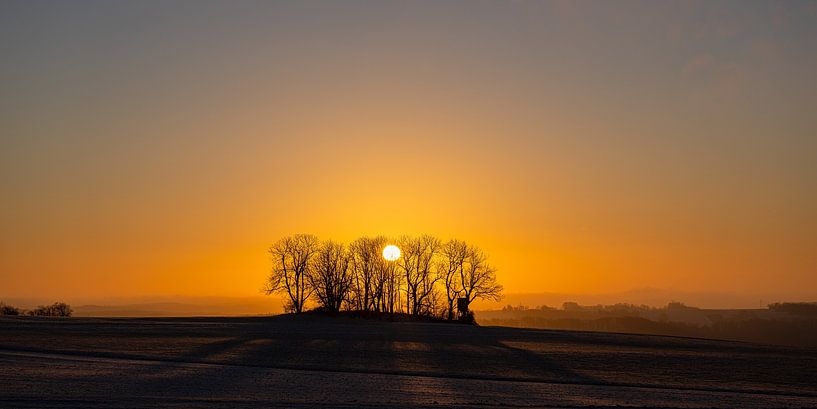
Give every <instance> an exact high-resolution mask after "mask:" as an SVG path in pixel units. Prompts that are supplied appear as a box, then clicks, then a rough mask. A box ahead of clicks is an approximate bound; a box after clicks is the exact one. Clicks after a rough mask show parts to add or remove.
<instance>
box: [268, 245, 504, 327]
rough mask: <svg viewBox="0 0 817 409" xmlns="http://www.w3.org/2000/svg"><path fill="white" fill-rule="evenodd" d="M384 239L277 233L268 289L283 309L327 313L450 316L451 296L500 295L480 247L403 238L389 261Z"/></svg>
mask: <svg viewBox="0 0 817 409" xmlns="http://www.w3.org/2000/svg"><path fill="white" fill-rule="evenodd" d="M389 243H391V241H390V240H389V239H388V238H386V237H384V236H377V237H361V238H359V239H357V240H355V241H353V242H352V243H350V244H348V245H346V244H343V243H338V242H334V241H331V240H325V241H321V240H319V239H318V238H317V237H316V236H314V235H311V234H296V235H292V236H287V237H284V238H282V239H280V240H278V241H277V242H275V244H273V245H272V246H271V247H270V248H269V253H270V256H271V257H272V265H273V266H272V271H271V273H270V276H269V280H268V281H267V285H266V288H265V291H266V293H267V294H272V293H283V294H286V296H287V298H286V301H285V309H286V310H287V311H288V312H295V313H300V312H302V311H303V310H304V308H305V306H306V304H307V303H308V302H309V301H310V300H313V301H315V302H316V303H317V304H318V305H319V307H320V308H321V309H324V310H326V311H332V312H336V311H340V310H350V311H375V312H388V313H395V312H399V313H408V314H412V315H421V316H435V317H440V318H446V319H454V317H455V312H456V307H457V304H456V303H457V299H458V298H463V299H464V300H465V303H466V304H467V305H470V304H471V302H473V301H474V300H475V299H478V298H480V299H492V300H499V299H500V297H501V292H502V286H501V285H500V284H499V283H497V281H496V269H495V268H494V267H493V266H491V265H490V264H489V263H488V256H487V255H486V254H485V252H483V251H482V250H481V249H480V248H479V247H476V246H474V245H469V244H467V243H465V242H463V241H460V240H449V241H447V242H443V241H441V240H439V239H437V238H436V237H433V236H429V235H422V236H417V237H411V236H402V237H400V238H399V239H397V240H395V241H394V244H395V245H397V247H398V248H399V249H400V252H401V254H400V257H399V258H398V259H397V260H394V261H389V260H386V259H385V258H384V257H383V254H382V253H383V249H384V248H385V247H386V246H387V245H388V244H389Z"/></svg>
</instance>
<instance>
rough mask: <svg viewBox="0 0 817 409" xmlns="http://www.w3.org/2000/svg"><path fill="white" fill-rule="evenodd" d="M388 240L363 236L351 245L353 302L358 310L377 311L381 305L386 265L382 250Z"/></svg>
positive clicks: (380, 237)
mask: <svg viewBox="0 0 817 409" xmlns="http://www.w3.org/2000/svg"><path fill="white" fill-rule="evenodd" d="M387 242H388V240H387V239H386V238H385V237H383V236H377V237H361V238H359V239H357V240H355V241H353V242H352V244H351V245H350V246H349V251H350V253H351V257H352V271H353V273H354V291H353V300H352V304H353V305H354V306H355V308H356V309H358V310H362V311H376V310H377V309H378V308H379V306H380V300H381V298H383V296H382V293H383V285H382V276H383V270H384V269H385V267H386V266H385V260H384V259H383V256H382V254H381V252H382V251H383V247H385V246H386V243H387Z"/></svg>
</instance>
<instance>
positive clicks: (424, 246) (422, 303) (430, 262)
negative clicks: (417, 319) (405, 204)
mask: <svg viewBox="0 0 817 409" xmlns="http://www.w3.org/2000/svg"><path fill="white" fill-rule="evenodd" d="M399 242H400V245H399V247H400V249H401V252H402V254H401V257H400V259H398V260H397V265H398V267H399V268H400V269H401V272H402V275H403V278H404V279H405V284H406V289H405V291H406V312H408V313H410V314H413V315H420V314H427V313H428V312H429V311H428V310H429V304H428V301H429V300H430V298H429V297H430V296H433V292H434V284H435V283H436V282H437V280H438V279H439V277H438V276H437V275H436V274H434V271H433V267H434V261H435V257H436V255H437V253H438V251H439V248H440V240H438V239H437V238H435V237H432V236H429V235H427V234H424V235H422V236H419V237H409V236H403V237H401V238H400V240H399Z"/></svg>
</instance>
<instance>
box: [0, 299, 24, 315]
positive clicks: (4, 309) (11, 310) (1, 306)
mask: <svg viewBox="0 0 817 409" xmlns="http://www.w3.org/2000/svg"><path fill="white" fill-rule="evenodd" d="M0 315H20V309H19V308H17V307H14V306H11V305H8V304H6V303H4V302H0Z"/></svg>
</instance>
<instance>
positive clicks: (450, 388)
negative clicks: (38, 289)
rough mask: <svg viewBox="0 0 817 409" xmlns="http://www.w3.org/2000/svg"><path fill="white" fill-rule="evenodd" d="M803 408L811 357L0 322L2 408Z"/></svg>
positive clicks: (608, 343) (811, 403)
mask: <svg viewBox="0 0 817 409" xmlns="http://www.w3.org/2000/svg"><path fill="white" fill-rule="evenodd" d="M442 405H445V406H486V407H487V406H525V407H527V406H535V407H586V406H602V407H616V406H633V407H706V408H710V407H723V408H755V407H817V351H814V350H803V349H793V348H782V347H772V346H764V345H756V344H748V343H737V342H723V341H709V340H700V339H688V338H672V337H657V336H644V335H623V334H606V333H585V332H567V331H546V330H527V329H515V328H503V327H471V326H464V325H456V324H435V323H413V322H400V323H391V322H380V321H367V320H356V319H349V318H327V317H320V316H307V317H297V318H294V317H287V316H281V317H275V318H200V319H196V318H184V319H181V318H180V319H91V318H75V319H37V318H31V317H21V318H0V407H38V408H48V407H153V406H175V407H257V406H291V407H312V406H329V407H337V406H348V407H357V406H376V407H380V406H392V407H398V406H442Z"/></svg>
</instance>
